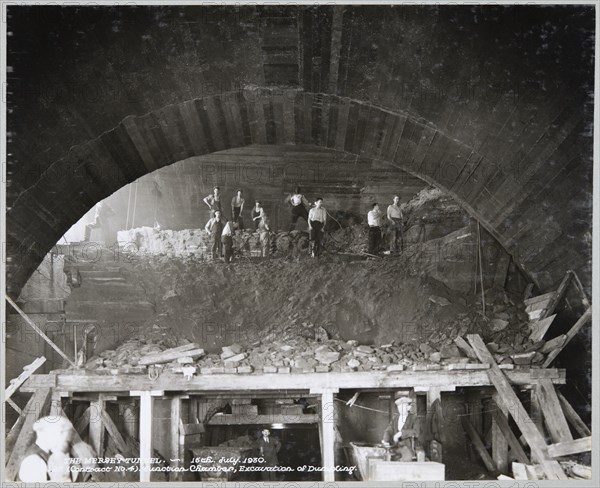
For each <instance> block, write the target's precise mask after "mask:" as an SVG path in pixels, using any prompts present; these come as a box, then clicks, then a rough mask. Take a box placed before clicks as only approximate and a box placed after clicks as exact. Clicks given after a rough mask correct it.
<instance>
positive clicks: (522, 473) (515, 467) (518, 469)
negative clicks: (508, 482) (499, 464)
mask: <svg viewBox="0 0 600 488" xmlns="http://www.w3.org/2000/svg"><path fill="white" fill-rule="evenodd" d="M526 464H527V463H512V473H513V478H514V479H516V480H519V481H524V480H528V479H529V476H527V469H526V468H525V466H526Z"/></svg>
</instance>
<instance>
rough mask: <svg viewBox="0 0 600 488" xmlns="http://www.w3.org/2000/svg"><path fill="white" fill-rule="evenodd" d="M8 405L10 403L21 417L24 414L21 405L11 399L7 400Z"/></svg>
mask: <svg viewBox="0 0 600 488" xmlns="http://www.w3.org/2000/svg"><path fill="white" fill-rule="evenodd" d="M6 403H8V404H9V405H10V406H11V407H12V408H13V409H14V410H15V412H17V413H18V414H19V415H21V414H22V413H23V410H21V407H19V405H17V404H16V403H15V402H13V401H12V400H11V399H10V398H7V399H6Z"/></svg>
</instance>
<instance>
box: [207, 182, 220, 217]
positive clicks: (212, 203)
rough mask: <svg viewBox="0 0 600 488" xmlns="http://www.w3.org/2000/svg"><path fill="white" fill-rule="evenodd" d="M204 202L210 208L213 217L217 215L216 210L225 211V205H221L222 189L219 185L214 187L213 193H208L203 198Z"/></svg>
mask: <svg viewBox="0 0 600 488" xmlns="http://www.w3.org/2000/svg"><path fill="white" fill-rule="evenodd" d="M203 202H204V203H206V205H207V206H208V208H209V209H210V218H211V219H212V218H213V217H214V216H215V212H217V210H218V211H221V212H222V211H223V207H222V205H221V190H220V188H219V187H218V186H215V187H214V188H213V192H212V195H208V196H207V197H205V198H204V200H203Z"/></svg>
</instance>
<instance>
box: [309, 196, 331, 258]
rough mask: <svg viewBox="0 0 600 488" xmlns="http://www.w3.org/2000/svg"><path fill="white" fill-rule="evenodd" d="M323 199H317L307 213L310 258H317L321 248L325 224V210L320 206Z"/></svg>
mask: <svg viewBox="0 0 600 488" xmlns="http://www.w3.org/2000/svg"><path fill="white" fill-rule="evenodd" d="M322 203H323V199H322V198H321V197H319V198H317V200H316V201H315V206H314V207H313V208H311V209H310V212H309V213H308V232H309V236H310V237H309V238H310V244H311V252H310V255H311V257H313V258H314V257H317V256H318V255H319V254H321V248H322V247H323V230H324V229H325V223H326V222H327V210H325V209H324V208H323V207H322V206H321V205H322Z"/></svg>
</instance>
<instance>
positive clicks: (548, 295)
mask: <svg viewBox="0 0 600 488" xmlns="http://www.w3.org/2000/svg"><path fill="white" fill-rule="evenodd" d="M530 284H531V285H533V284H532V283H530ZM555 293H556V291H551V292H550V293H544V294H543V295H538V296H537V297H531V298H527V299H525V300H523V303H524V304H525V306H526V307H527V306H529V305H531V304H533V303H537V302H544V301H546V300H550V299H551V298H552V297H554V294H555Z"/></svg>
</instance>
